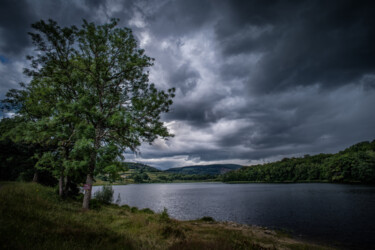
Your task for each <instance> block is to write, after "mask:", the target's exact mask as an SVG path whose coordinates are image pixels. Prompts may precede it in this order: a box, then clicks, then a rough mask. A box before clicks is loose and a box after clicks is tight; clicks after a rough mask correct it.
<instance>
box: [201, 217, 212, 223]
mask: <svg viewBox="0 0 375 250" xmlns="http://www.w3.org/2000/svg"><path fill="white" fill-rule="evenodd" d="M199 220H200V221H205V222H215V219H214V218H212V217H211V216H203V217H202V218H200V219H199Z"/></svg>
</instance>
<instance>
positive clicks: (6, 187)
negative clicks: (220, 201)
mask: <svg viewBox="0 0 375 250" xmlns="http://www.w3.org/2000/svg"><path fill="white" fill-rule="evenodd" d="M0 200H1V203H0V221H1V223H0V235H1V237H0V248H1V249H329V248H327V247H324V246H319V245H314V244H311V243H306V242H302V241H300V240H296V239H293V238H291V237H289V236H287V235H286V234H284V233H281V232H276V231H272V230H269V229H265V228H260V227H255V226H245V225H239V224H236V223H231V222H215V221H214V220H213V219H212V218H210V217H203V218H201V219H198V220H194V221H177V220H174V219H172V218H170V217H169V216H168V212H167V211H166V210H165V211H163V212H162V213H155V212H153V211H151V210H150V209H138V208H136V207H129V206H127V205H125V206H121V207H120V206H118V205H115V204H104V203H101V202H99V201H98V200H92V203H91V207H92V208H93V209H91V210H82V208H81V204H80V201H81V199H73V198H71V199H65V200H63V199H61V198H60V197H59V196H58V195H57V193H56V190H55V189H53V188H50V187H45V186H42V185H39V184H35V183H17V182H16V183H15V182H8V183H5V182H3V183H1V184H0Z"/></svg>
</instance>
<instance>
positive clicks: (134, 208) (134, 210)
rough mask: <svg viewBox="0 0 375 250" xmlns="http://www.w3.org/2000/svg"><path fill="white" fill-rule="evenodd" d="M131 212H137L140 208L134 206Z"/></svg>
mask: <svg viewBox="0 0 375 250" xmlns="http://www.w3.org/2000/svg"><path fill="white" fill-rule="evenodd" d="M130 212H132V213H137V212H138V208H137V207H132V208H131V209H130Z"/></svg>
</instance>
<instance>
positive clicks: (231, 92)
mask: <svg viewBox="0 0 375 250" xmlns="http://www.w3.org/2000/svg"><path fill="white" fill-rule="evenodd" d="M374 15H375V4H374V3H373V1H340V2H331V1H328V2H327V1H304V2H300V1H271V2H267V3H266V2H265V1H213V0H199V1H195V0H192V1H169V0H165V1H116V0H107V1H104V0H103V1H57V2H47V3H46V2H45V1H31V0H29V1H26V0H24V1H18V2H17V4H11V1H10V0H5V1H2V2H1V3H0V33H1V40H0V56H1V58H3V59H2V60H1V62H0V80H1V86H0V91H1V93H0V98H2V97H3V96H4V94H5V92H6V90H7V89H9V88H12V87H16V85H15V84H16V82H17V81H21V80H22V81H25V79H24V78H23V77H22V75H21V72H22V67H25V66H26V63H25V60H24V57H25V55H26V54H27V53H29V52H30V49H31V47H30V41H29V40H28V37H27V31H28V30H29V26H30V24H31V23H32V22H35V21H37V20H39V19H46V18H53V19H55V20H56V21H58V23H59V24H61V25H70V24H76V25H79V24H80V22H81V19H82V18H85V19H87V20H89V21H95V22H98V23H103V22H106V21H108V20H109V18H111V17H118V18H120V19H121V26H128V27H130V28H132V29H133V31H134V33H135V35H136V36H137V38H138V40H139V43H140V45H141V46H142V47H143V48H145V49H146V52H147V54H148V55H149V56H152V57H154V58H155V59H156V62H155V66H154V67H153V68H152V69H151V77H150V78H151V80H152V81H153V82H155V84H156V85H157V86H159V87H160V88H168V87H172V86H174V87H176V88H177V96H176V98H175V103H174V105H173V108H172V111H171V112H170V113H168V114H166V115H164V117H163V119H164V121H165V122H166V125H167V126H168V127H169V128H170V130H171V131H172V132H173V133H174V134H175V137H174V138H171V139H169V140H168V141H159V140H158V141H156V142H155V143H154V145H153V146H149V145H147V146H142V148H141V154H140V155H137V156H134V155H132V154H129V155H128V157H129V158H130V159H134V160H137V161H141V162H144V163H149V164H151V165H154V166H157V167H160V168H169V167H173V166H183V165H189V164H207V163H217V162H233V163H240V164H253V163H259V162H265V161H272V160H276V159H280V158H282V157H285V156H298V155H303V154H307V153H310V154H312V153H320V152H334V151H337V150H341V149H343V148H345V147H346V146H349V145H351V144H353V143H356V142H359V141H362V140H373V139H375V132H374V129H373V128H374V127H375V116H374V111H373V107H375V60H374V58H375V46H373V44H375V19H374V18H373V16H374ZM26 80H27V79H26Z"/></svg>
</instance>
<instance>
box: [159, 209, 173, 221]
mask: <svg viewBox="0 0 375 250" xmlns="http://www.w3.org/2000/svg"><path fill="white" fill-rule="evenodd" d="M159 219H160V221H161V222H170V220H171V219H170V218H169V214H168V209H166V208H164V210H163V212H161V214H160V217H159Z"/></svg>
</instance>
